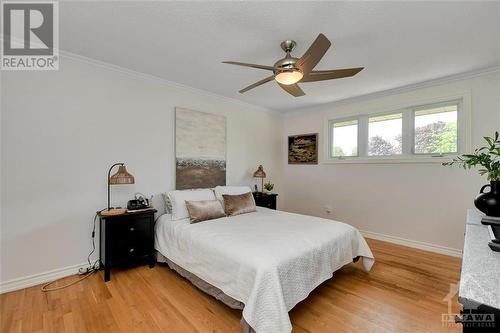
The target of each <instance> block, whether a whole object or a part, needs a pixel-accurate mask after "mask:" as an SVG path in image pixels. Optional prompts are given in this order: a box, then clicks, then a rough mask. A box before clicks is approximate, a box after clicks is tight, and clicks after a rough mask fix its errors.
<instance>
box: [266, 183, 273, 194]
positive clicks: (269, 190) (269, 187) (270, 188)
mask: <svg viewBox="0 0 500 333" xmlns="http://www.w3.org/2000/svg"><path fill="white" fill-rule="evenodd" d="M264 188H265V189H266V191H268V192H271V191H272V190H273V188H274V184H272V183H271V182H270V181H268V182H267V183H265V184H264Z"/></svg>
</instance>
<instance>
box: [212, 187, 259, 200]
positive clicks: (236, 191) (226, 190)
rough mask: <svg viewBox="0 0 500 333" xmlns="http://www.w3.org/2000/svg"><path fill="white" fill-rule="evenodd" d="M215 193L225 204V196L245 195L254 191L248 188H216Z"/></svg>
mask: <svg viewBox="0 0 500 333" xmlns="http://www.w3.org/2000/svg"><path fill="white" fill-rule="evenodd" d="M214 192H215V197H216V198H217V199H218V200H220V201H221V202H222V203H224V198H223V197H222V196H223V195H224V194H229V195H236V194H245V193H249V192H250V193H252V190H251V189H250V187H248V186H216V187H215V189H214Z"/></svg>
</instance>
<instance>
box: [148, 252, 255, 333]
mask: <svg viewBox="0 0 500 333" xmlns="http://www.w3.org/2000/svg"><path fill="white" fill-rule="evenodd" d="M156 260H157V261H158V262H160V263H166V264H167V265H168V267H170V268H171V269H172V270H174V271H176V272H177V273H178V274H179V275H180V276H182V277H184V278H185V279H187V280H188V281H189V282H191V283H192V284H193V285H194V286H195V287H197V288H198V289H200V290H201V291H203V292H205V293H207V294H209V295H210V296H212V297H214V298H216V299H217V300H219V301H221V302H222V303H224V304H226V305H227V306H229V307H230V308H232V309H236V310H243V308H244V307H245V304H243V303H241V302H240V301H237V300H235V299H234V298H232V297H230V296H228V295H226V294H224V292H223V291H222V290H220V289H219V288H217V287H214V286H212V285H211V284H210V283H208V282H205V281H203V280H202V279H200V278H199V277H197V276H196V275H194V274H193V273H191V272H189V271H187V270H185V269H184V268H182V267H181V266H179V265H177V264H176V263H174V262H172V261H171V260H169V259H168V258H167V257H165V256H164V255H162V254H161V253H160V252H156ZM240 323H241V326H242V328H243V333H256V332H255V331H254V330H253V328H252V327H250V325H248V323H247V322H246V321H245V318H243V316H241V320H240Z"/></svg>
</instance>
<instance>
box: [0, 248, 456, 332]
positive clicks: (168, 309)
mask: <svg viewBox="0 0 500 333" xmlns="http://www.w3.org/2000/svg"><path fill="white" fill-rule="evenodd" d="M368 243H369V244H370V247H371V248H372V251H373V253H374V255H375V260H376V263H375V265H374V267H373V269H372V271H371V272H369V273H367V272H364V271H363V269H362V267H361V263H360V262H358V263H356V264H350V265H347V266H345V267H344V268H342V269H341V270H339V271H337V272H335V273H334V275H333V278H332V279H330V280H327V281H325V282H324V283H323V284H322V285H321V286H319V287H318V288H316V290H314V291H313V292H312V293H311V295H309V297H308V298H307V299H306V300H304V301H303V302H301V303H299V304H298V305H297V306H296V307H295V308H294V309H293V310H292V311H291V312H290V317H291V319H292V323H293V327H294V328H293V332H295V333H305V332H309V333H314V332H363V333H376V332H377V333H378V332H384V333H385V332H412V333H415V332H460V331H461V330H460V328H458V327H445V326H443V324H442V323H441V314H442V313H447V303H446V302H445V301H443V298H444V297H445V296H446V295H447V294H448V292H449V286H450V284H451V283H457V282H458V279H459V276H460V259H458V258H453V257H448V256H444V255H439V254H434V253H430V252H425V251H420V250H415V249H411V248H407V247H403V246H398V245H394V244H390V243H385V242H381V241H375V240H368ZM72 279H75V277H68V278H66V279H64V280H63V281H62V282H61V283H65V282H68V281H71V280H72ZM452 305H453V306H452V310H453V312H454V313H456V312H458V310H459V304H458V303H457V297H456V296H455V297H454V298H453V304H452ZM0 310H1V315H0V319H1V331H2V332H169V333H177V332H241V327H240V323H239V321H240V317H241V312H240V311H236V310H231V309H230V308H228V307H227V306H225V305H224V304H222V303H220V302H219V301H217V300H215V299H213V298H212V297H210V296H208V295H206V294H204V293H203V292H201V291H199V290H198V289H196V288H195V287H194V286H192V285H191V284H190V283H189V282H187V281H186V280H184V279H183V278H181V277H180V276H179V275H177V274H176V273H175V272H174V271H171V270H170V269H169V268H167V267H166V266H164V265H157V266H156V267H155V268H153V269H149V268H148V267H147V266H140V267H136V268H131V269H128V270H115V271H113V274H112V279H111V281H110V282H108V283H104V282H103V280H102V273H99V274H98V275H97V274H96V275H93V276H91V277H89V278H88V279H86V280H84V281H82V282H81V283H78V284H76V285H74V286H72V287H69V288H67V289H63V290H60V291H54V292H49V293H43V292H41V291H40V287H39V286H37V287H31V288H27V289H23V290H19V291H15V292H11V293H7V294H3V295H0Z"/></svg>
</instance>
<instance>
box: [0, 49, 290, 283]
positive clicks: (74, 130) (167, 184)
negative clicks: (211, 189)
mask: <svg viewBox="0 0 500 333" xmlns="http://www.w3.org/2000/svg"><path fill="white" fill-rule="evenodd" d="M1 76H2V77H1V84H2V88H1V89H2V91H1V93H2V100H1V184H2V186H1V258H0V259H1V275H0V281H2V282H5V281H7V280H11V279H16V278H20V277H26V276H29V275H32V274H36V273H42V272H45V271H49V270H53V269H58V268H61V267H67V266H71V265H76V264H80V263H82V262H84V261H85V260H86V257H87V255H88V253H89V251H90V249H91V242H90V232H91V227H92V218H93V216H94V213H95V212H96V211H97V210H99V209H101V208H103V207H105V206H106V173H107V169H108V167H109V166H110V165H111V164H112V163H114V162H117V161H123V162H126V163H127V168H128V170H129V172H131V173H132V174H133V175H134V176H135V179H136V184H135V185H130V186H115V187H113V188H112V203H113V204H115V205H122V206H123V205H125V204H126V201H127V200H128V199H130V198H131V197H132V196H133V194H134V193H135V192H142V193H145V194H147V195H150V194H158V193H161V192H165V191H168V190H170V189H172V188H173V187H174V185H175V182H174V173H175V170H174V141H173V138H174V136H173V133H174V107H175V106H181V107H185V108H190V109H193V110H199V111H205V112H212V113H217V114H222V115H225V116H226V117H227V183H228V184H245V185H251V184H254V183H255V179H253V178H252V172H253V171H254V170H255V169H256V168H257V166H258V164H263V165H264V167H265V170H266V172H267V174H268V178H269V179H270V180H272V181H274V182H275V183H276V190H277V191H280V188H281V185H280V181H279V176H280V172H279V169H280V168H281V163H280V158H281V156H282V154H281V152H280V150H281V146H282V145H281V124H282V121H281V117H280V116H278V115H276V114H273V113H271V112H268V111H267V110H264V109H261V108H257V107H253V106H250V105H246V104H243V103H239V102H236V101H231V100H229V99H225V98H222V97H218V96H215V95H211V94H208V93H204V92H201V91H197V90H193V89H190V88H185V87H180V86H177V85H173V84H168V83H165V82H162V81H160V80H155V79H152V78H146V77H143V76H139V75H134V74H131V73H127V72H120V71H118V70H116V69H110V68H107V67H106V66H101V65H99V64H94V63H91V62H86V61H82V60H76V59H73V58H68V57H63V58H62V59H61V64H60V70H59V71H47V72H3V73H2V74H1Z"/></svg>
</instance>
